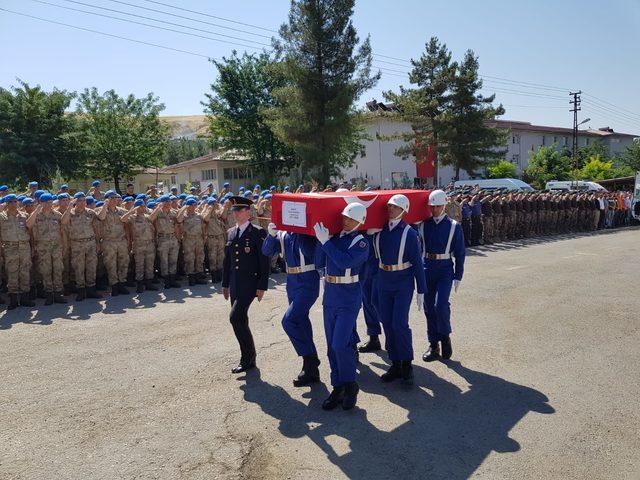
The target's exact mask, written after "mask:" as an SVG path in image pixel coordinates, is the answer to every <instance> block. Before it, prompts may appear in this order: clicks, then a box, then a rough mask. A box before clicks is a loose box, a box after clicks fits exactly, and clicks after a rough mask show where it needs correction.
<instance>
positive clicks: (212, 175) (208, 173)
mask: <svg viewBox="0 0 640 480" xmlns="http://www.w3.org/2000/svg"><path fill="white" fill-rule="evenodd" d="M201 173H202V180H216V179H217V177H218V175H217V170H216V169H215V168H211V169H209V170H202V172H201Z"/></svg>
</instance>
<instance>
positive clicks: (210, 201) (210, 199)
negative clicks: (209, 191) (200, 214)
mask: <svg viewBox="0 0 640 480" xmlns="http://www.w3.org/2000/svg"><path fill="white" fill-rule="evenodd" d="M207 203H208V204H209V205H213V204H214V203H218V201H217V200H216V199H215V198H209V199H208V200H207Z"/></svg>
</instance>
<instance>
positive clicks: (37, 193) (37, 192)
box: [33, 190, 44, 198]
mask: <svg viewBox="0 0 640 480" xmlns="http://www.w3.org/2000/svg"><path fill="white" fill-rule="evenodd" d="M43 193H44V190H36V191H35V192H34V193H33V196H34V197H36V198H40V195H42V194H43Z"/></svg>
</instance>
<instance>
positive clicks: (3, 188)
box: [0, 185, 9, 192]
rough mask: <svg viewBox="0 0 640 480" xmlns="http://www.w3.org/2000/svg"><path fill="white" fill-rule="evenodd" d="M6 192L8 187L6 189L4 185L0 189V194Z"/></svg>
mask: <svg viewBox="0 0 640 480" xmlns="http://www.w3.org/2000/svg"><path fill="white" fill-rule="evenodd" d="M7 190H9V187H7V186H6V185H2V186H1V187H0V192H6V191H7Z"/></svg>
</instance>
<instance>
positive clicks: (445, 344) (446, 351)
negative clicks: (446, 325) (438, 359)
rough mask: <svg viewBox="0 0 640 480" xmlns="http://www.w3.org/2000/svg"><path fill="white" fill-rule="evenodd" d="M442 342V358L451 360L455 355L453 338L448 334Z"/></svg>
mask: <svg viewBox="0 0 640 480" xmlns="http://www.w3.org/2000/svg"><path fill="white" fill-rule="evenodd" d="M440 343H441V344H442V358H444V359H445V360H449V359H450V358H451V355H453V347H452V346H451V338H450V337H449V335H447V336H446V337H445V338H443V339H442V341H441V342H440Z"/></svg>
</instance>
